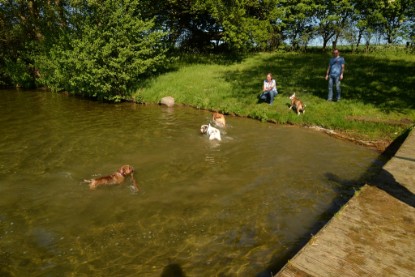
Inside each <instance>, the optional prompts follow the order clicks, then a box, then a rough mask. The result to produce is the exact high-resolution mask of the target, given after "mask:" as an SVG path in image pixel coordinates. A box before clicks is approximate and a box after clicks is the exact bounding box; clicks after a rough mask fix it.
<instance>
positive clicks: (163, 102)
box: [160, 96, 174, 107]
mask: <svg viewBox="0 0 415 277" xmlns="http://www.w3.org/2000/svg"><path fill="white" fill-rule="evenodd" d="M160 105H165V106H167V107H173V106H174V98H173V97H171V96H165V97H163V98H161V100H160Z"/></svg>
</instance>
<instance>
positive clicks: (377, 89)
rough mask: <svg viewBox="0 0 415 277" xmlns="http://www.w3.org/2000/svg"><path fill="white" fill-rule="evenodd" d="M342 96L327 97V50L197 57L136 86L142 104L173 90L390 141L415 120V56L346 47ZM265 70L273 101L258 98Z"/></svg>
mask: <svg viewBox="0 0 415 277" xmlns="http://www.w3.org/2000/svg"><path fill="white" fill-rule="evenodd" d="M341 55H342V56H343V57H344V58H345V60H346V70H345V75H344V80H343V82H342V100H341V101H340V102H327V101H326V98H327V81H326V80H325V79H324V76H325V72H326V69H327V65H328V60H329V58H330V57H331V56H330V54H329V53H291V52H277V53H259V54H253V55H251V56H248V57H245V58H243V59H239V60H237V59H233V60H231V59H229V58H228V59H225V58H223V57H222V58H221V57H219V58H218V57H206V56H201V59H199V60H198V59H197V57H195V56H192V57H191V58H189V57H187V58H186V59H178V60H177V64H175V65H174V68H175V69H174V70H171V71H169V72H168V73H165V74H163V75H160V76H158V77H156V78H153V79H151V80H149V81H147V82H146V83H145V85H143V86H142V87H141V88H140V89H138V90H137V91H136V92H135V93H133V98H134V100H135V101H137V102H142V103H158V102H159V101H160V99H161V98H162V97H164V96H172V97H174V98H175V101H176V103H181V104H185V105H189V106H193V107H195V108H198V109H208V110H215V111H220V112H223V113H225V114H234V115H237V116H244V117H250V118H254V119H258V120H261V121H271V122H275V123H279V124H294V125H302V126H320V127H323V128H327V129H332V130H335V131H337V132H341V133H343V134H346V135H348V136H350V137H353V138H357V139H361V140H372V141H378V140H383V141H388V142H391V141H392V140H393V139H395V138H396V137H398V136H399V135H400V134H401V133H403V132H404V131H405V130H407V129H408V128H410V127H411V126H413V124H414V122H415V109H414V106H415V55H414V54H410V53H402V52H396V51H394V52H392V53H388V54H387V55H386V54H384V55H375V54H373V55H370V54H366V53H365V54H353V53H351V52H344V53H341ZM268 72H272V73H273V77H274V78H275V79H276V81H277V85H278V92H279V94H278V96H277V97H276V99H275V101H274V103H273V105H268V104H266V103H259V102H258V95H259V94H260V92H261V89H262V81H263V79H264V78H265V75H266V74H267V73H268ZM294 92H295V93H296V95H297V96H298V97H300V98H301V99H302V100H303V102H304V103H305V104H306V113H305V114H304V115H301V116H297V114H296V113H295V112H293V111H290V110H288V107H289V99H288V97H289V96H290V95H291V94H292V93H294Z"/></svg>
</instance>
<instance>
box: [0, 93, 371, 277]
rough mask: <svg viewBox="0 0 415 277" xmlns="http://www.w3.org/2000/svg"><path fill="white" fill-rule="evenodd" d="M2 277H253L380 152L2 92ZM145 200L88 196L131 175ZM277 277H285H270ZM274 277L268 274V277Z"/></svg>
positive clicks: (319, 138)
mask: <svg viewBox="0 0 415 277" xmlns="http://www.w3.org/2000/svg"><path fill="white" fill-rule="evenodd" d="M0 96H1V102H0V127H1V129H2V135H1V136H0V194H1V198H0V275H2V276H181V275H180V273H182V276H255V275H257V274H261V273H264V272H270V271H272V270H273V268H275V265H276V264H279V263H282V262H285V261H284V259H286V255H287V253H289V252H290V251H291V250H292V249H293V248H295V247H297V246H298V245H299V244H300V241H301V240H302V239H303V238H304V237H307V238H309V237H310V236H311V230H312V229H313V227H315V226H316V224H317V225H318V224H319V223H321V222H324V221H326V220H327V211H328V210H330V208H332V207H333V205H335V204H336V202H338V201H339V199H342V197H343V196H344V195H350V194H351V193H353V188H354V187H358V186H359V184H360V182H361V180H362V178H364V177H362V176H366V175H367V174H370V172H373V171H374V170H375V169H374V167H373V164H376V161H377V159H378V156H379V154H378V153H377V152H375V151H373V150H370V149H367V148H364V147H361V146H357V145H355V144H352V143H349V142H346V141H341V140H336V139H334V138H331V137H329V136H327V135H324V134H321V133H318V132H315V131H312V130H309V129H302V128H295V127H287V126H279V125H275V124H268V123H261V122H258V121H255V120H251V119H246V118H237V117H230V116H228V117H227V123H228V126H227V128H226V129H225V130H224V131H223V133H222V141H221V142H217V141H209V140H208V138H207V137H206V136H204V135H201V134H200V132H199V129H200V125H202V124H206V123H208V122H209V121H210V118H211V113H210V112H207V111H201V110H196V109H193V108H189V107H174V108H165V107H161V106H156V105H154V106H144V105H137V104H132V103H122V104H104V103H97V102H92V101H88V100H82V99H78V98H75V97H67V96H64V95H61V94H53V93H49V92H41V91H14V90H3V91H0ZM124 164H130V165H132V166H133V167H134V168H135V169H136V173H135V177H136V180H137V181H138V183H139V186H140V187H141V191H140V192H138V193H134V192H132V191H131V189H130V187H129V184H130V182H129V180H128V179H127V181H126V182H125V184H124V185H122V186H117V187H111V188H105V189H98V190H95V191H90V190H89V188H88V184H86V183H84V182H83V180H84V179H90V178H94V177H97V176H102V175H108V174H110V173H112V172H115V171H116V170H117V169H118V168H119V167H120V166H121V165H124ZM274 273H275V272H274ZM267 276H269V274H268V275H267Z"/></svg>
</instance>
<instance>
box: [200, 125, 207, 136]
mask: <svg viewBox="0 0 415 277" xmlns="http://www.w3.org/2000/svg"><path fill="white" fill-rule="evenodd" d="M208 129H209V125H202V126H200V132H201V133H202V134H206V133H207V131H208Z"/></svg>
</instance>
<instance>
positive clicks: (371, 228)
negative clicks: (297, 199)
mask: <svg viewBox="0 0 415 277" xmlns="http://www.w3.org/2000/svg"><path fill="white" fill-rule="evenodd" d="M276 276H278V277H288V276H290V277H292V276H313V277H317V276H318V277H320V276H321V277H323V276H408V277H414V276H415V130H412V132H411V133H410V134H409V135H408V137H407V138H406V140H405V142H404V143H403V144H402V145H401V147H400V148H399V150H398V151H397V152H396V153H395V156H394V157H393V158H391V159H390V160H389V161H388V162H387V163H386V165H385V166H384V167H383V169H382V171H381V173H380V174H379V176H377V178H375V179H374V180H373V183H372V184H366V185H365V186H364V187H363V188H362V189H361V190H360V191H359V192H357V193H356V194H355V195H354V196H353V197H352V199H350V200H349V202H348V203H346V205H345V206H344V207H343V208H342V209H341V210H340V211H339V212H338V213H337V214H336V215H335V216H334V217H333V218H332V219H331V220H330V221H329V222H328V223H327V225H326V226H325V227H323V228H322V229H321V230H320V231H319V232H318V233H317V235H315V236H314V237H313V238H312V239H311V240H310V241H309V242H308V243H307V244H306V245H305V246H304V247H303V248H302V249H301V250H300V252H298V253H297V255H295V256H294V258H292V259H291V260H290V261H289V262H288V263H287V264H286V265H285V266H284V267H283V268H282V269H281V270H280V272H279V273H277V275H276Z"/></svg>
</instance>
